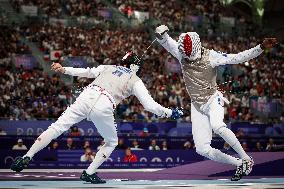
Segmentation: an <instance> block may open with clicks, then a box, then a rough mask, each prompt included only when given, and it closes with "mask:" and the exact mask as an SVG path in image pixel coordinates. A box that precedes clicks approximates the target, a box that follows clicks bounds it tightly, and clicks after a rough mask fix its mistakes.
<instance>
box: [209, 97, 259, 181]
mask: <svg viewBox="0 0 284 189" xmlns="http://www.w3.org/2000/svg"><path fill="white" fill-rule="evenodd" d="M208 114H209V120H210V125H211V127H212V129H213V131H214V132H215V133H216V134H218V135H219V136H221V137H222V138H223V139H224V140H225V141H226V142H227V143H228V144H229V145H230V146H231V147H232V148H233V149H234V150H235V151H236V152H237V153H238V155H239V156H240V158H241V159H242V164H241V165H238V166H237V170H236V173H235V175H234V176H233V177H232V179H231V180H232V181H237V180H240V179H241V178H242V176H243V175H248V174H249V173H250V172H251V171H252V166H253V164H254V162H253V160H252V158H250V157H249V156H248V155H247V153H246V152H245V151H244V149H243V148H242V146H241V144H240V142H239V140H238V139H237V137H236V135H235V134H234V133H233V132H232V131H231V130H230V129H228V128H227V126H226V124H225V123H224V122H223V119H224V100H223V96H222V94H218V95H217V96H216V97H215V98H214V99H213V101H212V103H211V104H210V105H209V112H208Z"/></svg>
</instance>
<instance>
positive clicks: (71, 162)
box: [0, 150, 204, 168]
mask: <svg viewBox="0 0 284 189" xmlns="http://www.w3.org/2000/svg"><path fill="white" fill-rule="evenodd" d="M25 153H26V151H21V150H20V151H16V150H0V168H9V166H10V165H11V163H12V162H13V161H14V160H15V158H16V157H19V156H23V155H24V154H25ZM132 153H133V154H135V155H136V156H137V159H138V162H137V163H130V164H131V166H132V167H144V168H150V167H171V166H176V165H181V164H185V163H193V162H198V161H202V160H203V159H204V158H203V157H201V156H200V155H198V154H197V153H196V152H195V151H194V150H187V151H185V150H167V151H150V150H136V151H135V150H133V151H132ZM83 154H84V152H83V150H72V151H69V150H58V151H53V150H42V151H40V152H39V153H38V154H36V155H35V157H34V158H33V159H34V160H33V161H32V162H31V166H30V168H44V167H49V168H57V167H60V168H76V167H77V168H80V167H86V166H87V165H89V163H90V162H87V163H85V162H80V157H81V155H83ZM124 155H125V152H124V151H123V150H115V151H114V152H113V153H112V154H111V156H110V157H109V158H108V160H107V161H106V162H105V163H104V165H103V166H102V168H113V167H120V168H121V167H126V168H131V166H130V167H129V166H128V165H129V163H125V162H123V158H124Z"/></svg>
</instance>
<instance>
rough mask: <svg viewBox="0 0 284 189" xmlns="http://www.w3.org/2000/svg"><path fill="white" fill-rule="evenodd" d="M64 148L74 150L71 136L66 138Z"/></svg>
mask: <svg viewBox="0 0 284 189" xmlns="http://www.w3.org/2000/svg"><path fill="white" fill-rule="evenodd" d="M65 149H66V150H74V149H76V146H75V145H74V143H73V139H72V138H67V140H66V146H65Z"/></svg>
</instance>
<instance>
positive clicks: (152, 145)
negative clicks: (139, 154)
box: [149, 139, 160, 150]
mask: <svg viewBox="0 0 284 189" xmlns="http://www.w3.org/2000/svg"><path fill="white" fill-rule="evenodd" d="M149 150H160V147H159V146H158V145H157V143H156V140H155V139H153V140H152V141H151V145H150V146H149Z"/></svg>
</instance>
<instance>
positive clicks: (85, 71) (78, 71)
mask: <svg viewBox="0 0 284 189" xmlns="http://www.w3.org/2000/svg"><path fill="white" fill-rule="evenodd" d="M51 70H54V71H56V72H60V73H64V74H67V75H72V76H79V77H87V78H95V77H97V76H98V75H99V74H100V72H102V71H103V70H104V66H102V65H101V66H98V67H96V68H73V67H62V66H61V64H59V63H53V64H52V65H51Z"/></svg>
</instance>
